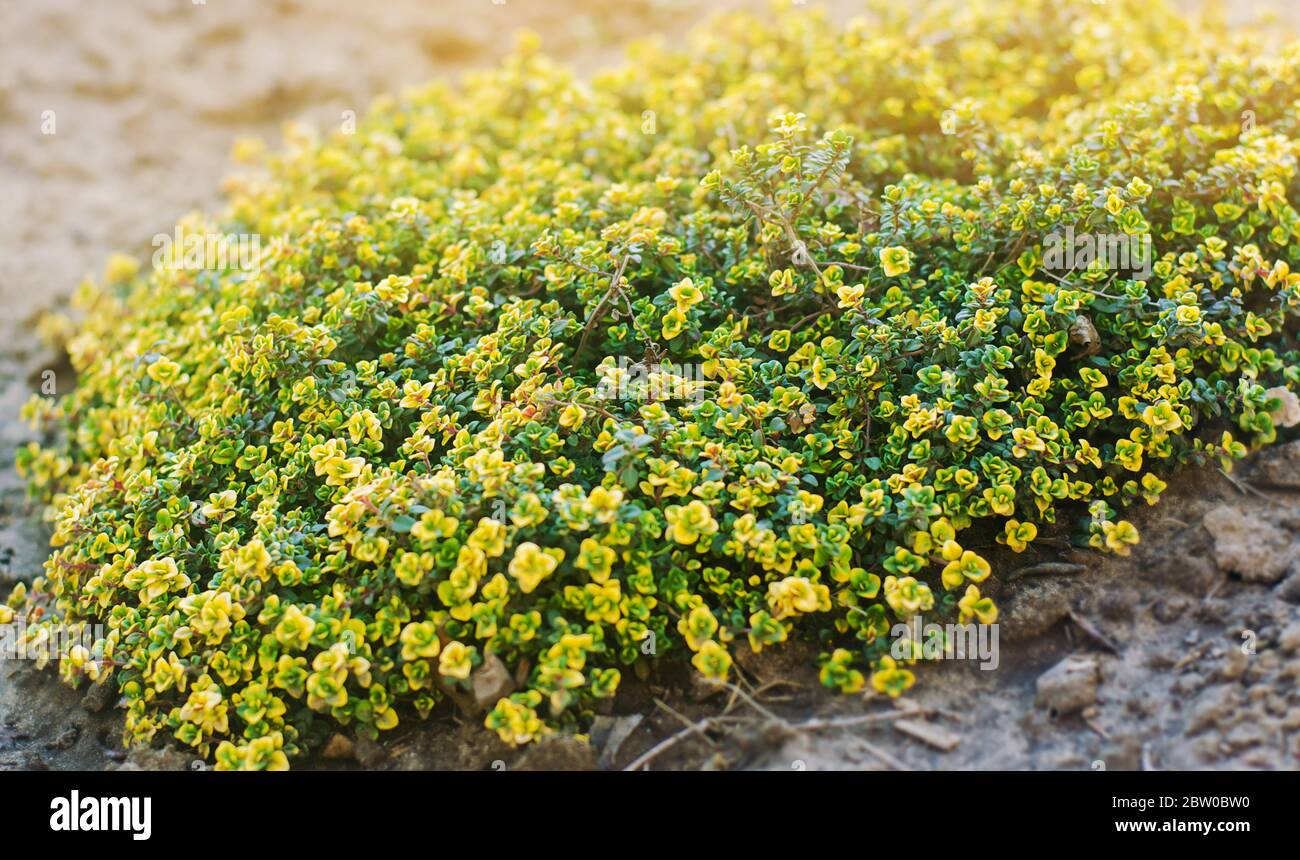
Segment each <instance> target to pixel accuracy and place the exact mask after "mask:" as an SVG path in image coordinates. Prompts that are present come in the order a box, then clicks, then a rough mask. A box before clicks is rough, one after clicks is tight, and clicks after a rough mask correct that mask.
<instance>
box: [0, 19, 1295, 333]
mask: <svg viewBox="0 0 1300 860" xmlns="http://www.w3.org/2000/svg"><path fill="white" fill-rule="evenodd" d="M779 2H781V3H784V4H786V5H789V4H793V5H794V6H796V8H807V9H812V8H814V7H823V8H826V9H827V10H828V12H829V13H830V14H831V15H832V16H833V17H837V18H848V17H850V16H852V15H853V14H857V13H859V12H861V11H862V10H863V9H864V8H865V6H866V3H865V2H864V0H779ZM900 2H908V0H900ZM910 2H913V3H916V2H924V0H910ZM1061 2H1080V3H1086V2H1098V0H1061ZM1101 2H1104V0H1101ZM769 5H771V0H616V2H615V0H377V1H372V2H355V0H111V2H110V0H3V2H0V187H2V188H3V194H0V300H3V301H4V303H5V305H6V306H7V308H8V311H9V312H8V313H7V314H6V315H5V316H6V317H7V318H8V320H9V321H10V322H11V323H13V322H17V323H18V324H19V325H20V326H23V327H30V326H29V324H30V322H31V320H32V318H33V315H34V314H35V313H37V312H39V311H40V310H41V309H42V308H44V307H47V306H49V305H50V304H51V303H52V302H54V301H56V300H57V299H59V298H61V297H64V296H66V295H68V294H69V293H70V292H71V290H72V289H73V288H74V287H75V285H76V283H77V281H78V280H79V279H81V278H82V277H84V276H86V275H90V274H94V275H98V274H99V273H100V272H101V271H102V269H103V263H104V259H105V257H106V256H107V255H108V254H109V253H110V252H111V251H115V250H122V251H126V252H129V253H139V254H141V255H144V254H145V253H146V252H147V251H149V250H150V239H151V237H152V236H154V235H155V234H156V233H160V232H161V233H170V231H171V228H172V225H173V224H174V223H175V221H176V219H177V217H179V216H180V215H182V214H184V213H185V212H187V211H189V210H190V209H193V208H215V207H216V206H217V205H218V204H219V202H220V182H221V178H222V177H223V176H224V175H226V174H227V173H228V172H230V171H231V165H230V161H229V155H230V151H231V145H232V143H233V142H234V141H235V140H236V139H238V138H240V137H245V136H248V135H255V136H260V137H263V138H265V139H266V140H267V142H268V143H269V144H270V145H272V146H274V145H275V141H276V138H277V136H278V134H279V129H280V126H281V124H282V123H283V122H285V121H286V120H303V121H306V122H308V123H311V124H314V125H316V126H318V127H322V128H324V127H332V126H336V125H337V124H338V122H339V117H340V115H341V113H342V111H344V110H354V111H356V112H357V114H358V115H360V114H362V113H363V112H364V111H365V108H366V105H367V104H368V103H369V101H370V100H371V98H373V97H374V96H375V95H377V94H379V93H382V92H385V91H391V90H395V89H398V88H400V87H402V86H405V85H409V84H415V83H420V82H423V81H426V80H428V79H430V78H434V77H453V78H454V77H456V76H457V75H459V74H460V73H462V72H463V71H464V70H466V69H472V68H477V67H482V66H486V65H490V64H491V63H492V62H493V61H494V60H495V59H496V58H498V57H499V56H500V55H502V54H503V53H505V52H506V51H508V50H509V48H510V46H511V45H512V44H513V42H514V33H515V31H517V30H519V29H521V28H527V29H530V30H533V31H534V32H536V33H538V34H539V35H540V36H541V37H542V44H543V48H544V49H545V50H546V51H547V52H548V53H550V54H551V55H552V56H554V57H557V58H559V59H561V60H563V61H565V62H568V63H570V64H572V65H573V66H575V67H576V68H577V69H578V70H579V71H583V72H589V71H591V70H593V69H596V68H599V67H601V66H604V65H611V64H614V63H617V62H618V59H619V55H620V53H621V50H622V47H623V45H624V44H625V43H626V42H627V41H629V40H630V39H634V38H641V37H646V36H650V35H652V34H659V35H662V37H663V38H665V39H668V40H676V39H680V38H681V36H682V35H683V34H684V33H685V32H686V31H687V30H689V29H690V28H691V27H692V26H694V25H695V24H697V23H699V22H700V21H701V20H703V19H704V18H706V17H708V16H709V15H711V14H713V13H717V12H724V11H729V10H734V9H738V8H751V9H762V8H765V7H767V6H769ZM1186 5H1188V6H1189V7H1193V6H1199V5H1200V4H1199V3H1197V2H1195V0H1186ZM1220 5H1221V6H1223V7H1224V11H1225V12H1226V14H1227V15H1228V17H1230V18H1231V17H1239V16H1243V15H1253V14H1255V13H1256V12H1258V11H1259V10H1260V9H1263V8H1268V7H1269V6H1271V5H1272V6H1275V7H1276V8H1279V9H1282V10H1283V14H1284V15H1285V16H1287V17H1290V18H1291V19H1293V20H1296V19H1300V0H1273V3H1271V4H1270V3H1269V2H1267V0H1229V2H1227V3H1221V4H1220ZM0 346H2V345H0Z"/></svg>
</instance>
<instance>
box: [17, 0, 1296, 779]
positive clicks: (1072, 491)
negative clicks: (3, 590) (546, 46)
mask: <svg viewBox="0 0 1300 860" xmlns="http://www.w3.org/2000/svg"><path fill="white" fill-rule="evenodd" d="M1298 99H1300V45H1297V46H1292V47H1290V48H1287V49H1285V50H1282V51H1280V52H1273V53H1270V52H1268V51H1266V50H1264V49H1263V48H1261V46H1260V45H1259V44H1257V43H1255V42H1252V41H1251V40H1249V39H1248V38H1245V37H1241V36H1237V35H1233V34H1231V33H1228V32H1226V31H1224V30H1222V29H1221V28H1218V27H1216V26H1212V25H1201V24H1198V25H1193V24H1190V23H1188V22H1186V21H1184V20H1183V19H1182V17H1181V16H1179V15H1176V14H1173V13H1171V12H1169V11H1168V10H1166V9H1165V8H1164V7H1163V6H1161V4H1160V3H1158V2H1153V0H1133V2H1128V0H1121V1H1120V2H1110V3H1107V4H1104V5H1098V4H1091V3H1081V2H1074V0H1069V2H1064V0H1063V2H1048V0H1007V2H1001V0H985V2H978V3H971V2H961V3H957V4H955V5H954V6H952V7H943V8H935V9H932V10H930V11H927V12H924V13H921V16H920V17H919V18H910V17H908V16H898V15H895V13H892V12H889V11H888V10H883V11H881V12H880V13H879V14H878V15H874V16H872V17H870V18H865V19H863V20H860V21H856V22H853V23H851V24H849V25H847V26H843V27H841V26H837V25H833V24H831V23H829V22H828V21H827V20H826V19H825V18H824V17H822V16H820V15H819V14H818V13H816V12H815V11H813V10H811V9H808V8H805V7H797V8H795V9H792V10H789V11H786V12H784V13H780V14H778V15H777V16H776V17H775V18H774V19H772V20H767V19H755V18H750V17H730V18H723V19H721V20H719V21H717V22H715V23H714V24H712V25H710V26H708V27H707V28H705V29H704V30H703V31H702V32H699V33H697V34H696V35H695V37H694V38H693V40H692V42H691V43H690V45H689V47H688V48H686V49H684V50H668V49H663V48H658V47H653V46H645V47H638V48H635V49H634V50H633V54H632V57H631V62H630V64H629V65H628V66H627V67H626V68H624V69H621V70H618V71H613V72H609V73H605V74H602V75H599V76H597V77H596V78H595V79H593V80H591V81H589V82H586V81H580V80H575V78H574V77H573V76H572V75H571V74H570V73H569V72H568V71H566V70H565V69H564V68H562V67H559V66H557V65H555V64H553V63H552V62H550V61H548V60H547V59H545V58H544V57H543V56H541V55H540V54H539V53H538V52H537V50H536V47H535V46H534V45H532V44H529V43H527V41H525V43H524V44H522V45H521V46H520V48H519V49H518V50H517V51H516V52H515V53H514V54H513V55H512V56H511V57H510V58H509V59H507V60H506V61H505V62H504V63H503V64H502V65H501V66H500V68H498V69H496V70H494V71H491V72H488V73H484V74H480V75H475V76H472V77H470V78H469V79H467V80H466V81H465V82H464V83H463V85H462V86H460V87H458V88H457V87H452V86H449V85H446V84H441V83H439V84H434V85H431V86H429V87H427V88H424V89H419V90H415V91H411V92H407V93H403V94H401V95H400V96H396V97H392V98H384V99H381V100H380V101H379V102H378V103H377V104H375V105H374V107H373V109H372V111H371V112H370V114H369V116H368V118H366V119H365V120H364V121H363V122H362V123H361V124H360V125H359V126H358V127H357V128H356V129H355V133H351V134H349V133H346V131H345V132H340V133H337V134H334V135H331V136H330V137H329V138H328V139H326V140H317V139H314V138H313V137H311V136H310V135H306V134H298V133H295V134H292V135H290V139H289V140H288V142H287V145H286V149H285V151H283V152H282V153H280V154H272V155H266V154H263V153H261V152H260V151H258V150H256V149H255V148H253V147H246V148H245V149H246V152H245V154H247V155H251V156H252V157H254V158H256V159H259V160H261V161H262V162H263V169H262V171H261V172H260V173H258V172H256V171H254V172H253V173H252V174H251V175H250V176H248V177H244V178H241V179H237V180H233V181H232V182H231V184H230V191H229V193H230V208H229V211H228V213H227V214H226V215H225V216H223V217H222V218H221V219H219V220H217V221H213V222H206V221H204V220H202V219H200V218H198V217H197V216H195V217H193V218H190V219H188V220H187V221H185V222H184V223H183V224H182V225H181V226H182V228H183V229H184V230H187V231H190V232H191V233H199V234H210V233H219V234H222V235H226V236H231V235H244V236H253V237H257V238H259V239H260V247H259V249H258V254H257V256H256V259H254V260H252V261H251V264H250V265H248V266H240V265H236V264H233V263H231V262H230V261H229V260H228V261H227V264H226V265H225V266H224V267H220V266H218V267H216V268H213V267H211V266H209V267H207V268H196V267H195V266H193V265H186V261H185V260H183V259H181V256H182V255H181V250H182V249H181V248H180V247H177V248H176V249H174V252H173V253H172V255H171V256H169V257H167V258H166V259H164V260H162V261H161V265H158V266H155V267H153V268H152V269H149V270H145V271H143V272H141V271H138V268H137V266H135V265H134V264H132V263H131V262H130V261H127V260H124V259H120V258H119V259H116V260H115V261H114V263H113V264H112V265H111V266H110V270H109V272H108V274H107V276H106V277H105V279H104V281H105V282H104V283H103V284H102V285H100V286H99V287H87V288H85V289H84V290H83V291H82V293H81V295H80V303H81V307H82V308H83V309H84V314H85V319H84V322H83V323H82V324H81V327H80V328H79V330H78V333H76V334H75V336H73V337H71V338H70V340H69V342H68V345H67V346H68V351H69V354H70V356H71V358H72V361H73V363H74V365H75V367H76V369H77V371H78V373H79V380H78V385H77V387H76V389H75V391H73V392H72V393H71V394H70V395H68V396H66V397H64V398H62V399H59V400H57V401H52V400H37V401H34V402H33V403H32V404H31V405H30V406H29V414H30V417H31V418H32V419H33V420H34V421H35V422H37V424H38V425H40V426H43V427H44V428H45V429H47V430H49V431H51V435H50V437H49V438H50V439H51V440H52V441H51V444H50V445H48V446H47V447H43V448H38V447H36V446H33V447H32V448H30V449H29V450H25V451H23V452H22V453H21V456H20V465H21V467H22V468H23V469H25V470H26V472H27V473H28V474H29V475H30V476H31V478H32V481H33V485H34V487H35V488H36V489H37V490H38V491H39V492H41V493H44V494H45V495H46V498H47V499H48V500H49V501H50V504H51V507H50V510H51V517H52V519H53V523H54V526H55V532H54V537H53V546H54V548H55V551H54V553H53V555H52V556H51V557H50V559H49V561H48V564H47V566H46V572H45V576H44V577H42V578H39V579H37V580H36V581H35V582H34V584H33V585H32V587H31V588H30V589H20V591H19V592H18V593H16V594H14V595H13V596H12V597H11V598H10V600H9V608H8V609H6V610H3V611H4V612H5V613H6V614H5V616H4V617H0V622H4V621H9V620H12V619H13V617H14V616H15V615H16V614H18V613H23V614H26V615H27V616H28V617H29V618H30V617H31V616H32V615H33V614H36V615H40V613H41V612H44V613H45V617H46V618H61V619H63V621H64V622H66V623H71V624H94V623H99V624H102V625H103V626H104V633H105V635H104V636H103V637H102V638H99V639H97V640H96V641H95V642H94V644H93V648H76V649H73V650H72V651H71V652H70V653H68V654H67V655H65V656H63V657H62V658H61V659H60V661H59V668H60V672H61V673H62V674H63V675H64V676H65V677H66V678H67V679H68V680H70V681H72V682H74V683H76V682H79V681H81V680H82V679H84V678H89V679H90V680H92V681H95V682H99V683H113V684H116V685H117V686H118V688H119V689H120V691H121V693H122V694H123V697H124V701H125V704H126V708H127V718H126V732H127V735H128V739H130V740H132V741H134V742H140V743H145V742H149V741H150V740H151V739H154V738H155V737H158V738H162V737H165V736H174V737H175V738H177V739H179V740H180V741H181V742H183V743H185V744H188V745H191V746H193V747H194V748H196V749H197V750H198V751H199V752H200V753H202V754H204V755H211V756H213V757H214V758H215V760H216V762H217V763H218V765H219V766H222V767H249V768H261V767H282V766H285V765H286V763H287V760H288V758H289V757H292V756H295V755H300V754H302V753H303V752H304V751H306V750H308V749H310V748H311V747H312V746H313V745H315V744H318V743H319V742H320V741H321V739H322V738H324V737H325V736H326V734H327V733H328V732H330V731H332V730H334V728H335V727H337V726H338V725H339V724H343V725H345V726H348V727H349V730H352V731H357V732H361V733H365V734H369V735H371V736H374V735H375V734H377V733H378V732H379V731H381V730H387V729H392V728H394V727H395V726H397V725H398V724H399V723H400V722H402V721H406V720H409V719H415V718H416V717H417V716H419V717H423V716H426V715H428V714H429V713H430V712H431V711H432V710H433V709H434V708H435V707H436V706H438V704H439V702H440V701H443V700H446V699H450V700H451V701H452V702H453V704H452V705H449V706H448V707H452V706H455V707H460V708H462V709H463V710H465V711H467V712H469V713H475V712H476V711H477V712H478V713H479V714H480V716H481V718H482V719H483V720H484V722H485V724H486V726H487V727H488V728H490V729H492V730H494V731H496V732H499V733H500V735H501V737H502V738H504V739H506V740H507V741H509V742H511V743H525V742H528V741H530V740H532V739H534V738H537V737H538V736H539V735H542V734H544V733H546V732H550V731H554V730H557V729H565V728H568V729H576V730H582V728H583V727H584V725H585V723H586V721H587V720H588V719H589V717H590V715H591V714H592V712H593V710H594V709H595V708H596V707H598V706H599V700H602V699H608V698H609V697H612V696H614V695H615V694H616V692H617V690H618V687H619V683H620V680H621V679H623V678H624V677H626V676H627V675H628V673H630V672H631V673H638V674H641V673H644V672H645V671H646V669H647V667H648V665H649V664H650V663H651V662H653V661H654V660H658V659H663V660H681V661H690V662H691V663H693V664H694V666H695V667H696V668H697V669H698V670H699V671H700V672H702V673H704V674H705V675H707V676H711V677H714V678H725V677H727V676H728V673H729V671H732V659H733V656H734V655H735V654H736V653H737V649H749V648H752V649H754V650H758V649H762V648H766V647H770V646H775V645H778V644H779V643H781V642H783V641H784V640H786V639H787V638H790V637H805V638H807V639H810V640H812V641H815V642H818V643H819V644H820V647H821V648H822V649H823V656H822V667H823V668H822V679H823V681H824V682H825V683H826V684H827V685H828V686H831V687H835V688H840V689H843V690H845V691H855V690H858V689H861V688H864V687H866V686H868V685H870V686H872V687H874V688H875V689H877V690H879V691H882V692H885V693H889V694H894V695H896V694H897V693H899V692H900V691H901V690H903V689H905V688H906V687H908V686H909V685H911V684H912V682H913V675H912V673H911V671H909V669H908V668H907V662H908V661H900V660H896V659H895V657H894V656H891V655H890V635H889V634H890V628H891V626H892V624H894V623H895V622H896V620H898V619H909V618H911V617H912V616H913V615H914V614H918V613H919V614H923V615H925V616H926V617H927V618H933V619H938V620H945V621H957V620H961V621H969V620H971V619H978V620H979V621H981V622H985V623H988V622H992V621H993V620H995V619H996V616H997V608H996V607H995V605H994V603H993V600H992V599H991V596H992V595H993V593H994V589H993V586H994V585H995V584H996V582H997V577H998V575H999V572H998V571H995V570H993V569H992V566H991V565H990V563H989V561H988V560H987V559H986V557H985V556H986V555H988V552H987V551H985V552H984V553H983V554H981V552H980V551H978V550H977V549H976V547H989V546H995V545H996V544H995V542H997V543H1003V544H1006V545H1007V546H1008V547H1009V549H1010V550H1015V551H1017V552H1018V551H1022V550H1024V549H1025V548H1026V546H1027V544H1029V543H1030V542H1031V541H1033V540H1034V539H1035V538H1036V537H1037V534H1038V530H1039V527H1040V526H1043V525H1044V524H1050V523H1056V522H1058V521H1059V522H1062V523H1066V524H1072V525H1074V526H1075V532H1074V533H1075V534H1077V535H1078V539H1079V540H1080V542H1082V543H1087V544H1089V545H1091V546H1094V547H1097V548H1099V549H1103V550H1110V551H1115V552H1119V553H1126V552H1128V551H1129V548H1130V547H1131V546H1132V545H1133V544H1135V543H1137V541H1138V534H1137V531H1136V530H1135V528H1134V527H1133V526H1132V525H1131V524H1130V523H1129V522H1128V521H1126V520H1124V519H1122V518H1121V511H1122V510H1123V509H1124V508H1126V507H1128V506H1131V505H1133V504H1137V503H1147V504H1152V503H1155V502H1156V500H1157V499H1158V497H1159V496H1160V494H1161V491H1162V489H1163V488H1164V486H1165V484H1164V481H1163V480H1162V476H1167V473H1168V472H1169V471H1170V470H1171V469H1173V468H1175V467H1176V466H1178V465H1181V464H1189V463H1190V464H1195V463H1207V462H1211V463H1219V462H1222V463H1223V464H1225V465H1226V464H1228V463H1229V462H1230V461H1231V460H1233V459H1234V458H1239V457H1241V456H1243V455H1244V454H1245V453H1246V451H1247V449H1248V448H1250V447H1252V446H1257V445H1259V444H1263V443H1267V442H1269V441H1271V440H1273V439H1274V438H1275V434H1276V430H1275V426H1274V425H1275V423H1278V422H1277V421H1276V416H1281V415H1282V414H1283V409H1284V407H1287V408H1289V407H1290V405H1291V404H1290V398H1291V397H1293V394H1292V392H1293V391H1295V390H1296V389H1298V388H1300V367H1298V365H1300V362H1298V359H1300V351H1298V350H1297V341H1296V328H1297V326H1296V320H1297V316H1298V315H1300V273H1293V272H1291V271H1290V268H1289V266H1288V260H1291V259H1294V258H1295V257H1296V254H1297V249H1300V216H1298V215H1297V212H1296V209H1295V208H1294V204H1295V203H1296V195H1297V182H1296V168H1297V156H1298V155H1300V101H1298ZM1066 228H1069V229H1070V230H1071V231H1073V233H1075V234H1078V235H1084V234H1091V235H1102V236H1120V237H1134V238H1135V239H1139V240H1141V241H1142V242H1149V243H1150V245H1149V247H1150V248H1151V250H1152V256H1151V257H1150V259H1149V260H1147V263H1148V264H1149V265H1147V266H1146V267H1145V269H1143V270H1142V271H1140V272H1139V271H1137V270H1138V269H1139V268H1142V267H1139V266H1136V265H1128V266H1127V268H1125V267H1122V266H1121V267H1116V266H1115V265H1111V263H1110V261H1107V260H1104V259H1102V258H1101V257H1097V258H1096V259H1094V260H1092V261H1091V262H1090V263H1086V264H1084V265H1079V266H1074V267H1066V268H1063V267H1062V265H1061V263H1060V261H1059V260H1058V261H1056V262H1053V261H1052V260H1050V259H1049V257H1050V250H1051V249H1050V247H1049V246H1050V238H1051V236H1052V235H1054V234H1058V233H1059V232H1060V231H1062V230H1064V229H1066ZM236 256H237V255H234V254H232V255H230V257H231V260H233V259H234V258H235V257H236ZM1130 263H1132V261H1130ZM1005 572H1006V571H1002V573H1004V574H1005ZM29 635H31V634H29Z"/></svg>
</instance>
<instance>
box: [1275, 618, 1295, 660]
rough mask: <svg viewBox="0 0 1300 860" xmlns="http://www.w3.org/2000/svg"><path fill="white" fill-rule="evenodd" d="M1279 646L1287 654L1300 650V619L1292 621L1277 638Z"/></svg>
mask: <svg viewBox="0 0 1300 860" xmlns="http://www.w3.org/2000/svg"><path fill="white" fill-rule="evenodd" d="M1277 644H1278V646H1279V647H1280V648H1281V649H1282V650H1283V651H1284V652H1286V653H1287V654H1293V653H1295V652H1296V651H1300V621H1292V622H1291V623H1290V624H1288V625H1287V626H1286V629H1285V630H1283V631H1282V635H1281V636H1279V637H1278V639H1277Z"/></svg>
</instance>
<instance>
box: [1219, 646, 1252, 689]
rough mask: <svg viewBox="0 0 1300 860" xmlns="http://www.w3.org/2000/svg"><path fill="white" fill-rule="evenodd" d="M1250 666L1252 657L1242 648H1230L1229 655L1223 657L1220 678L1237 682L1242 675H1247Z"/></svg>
mask: <svg viewBox="0 0 1300 860" xmlns="http://www.w3.org/2000/svg"><path fill="white" fill-rule="evenodd" d="M1249 665H1250V656H1249V655H1247V654H1246V652H1244V651H1242V650H1241V649H1240V648H1236V647H1234V648H1229V649H1228V653H1226V654H1225V655H1224V656H1223V663H1222V664H1221V665H1220V666H1219V677H1221V678H1224V679H1226V680H1229V681H1235V680H1236V679H1237V678H1240V677H1241V676H1242V675H1244V674H1246V667H1247V666H1249Z"/></svg>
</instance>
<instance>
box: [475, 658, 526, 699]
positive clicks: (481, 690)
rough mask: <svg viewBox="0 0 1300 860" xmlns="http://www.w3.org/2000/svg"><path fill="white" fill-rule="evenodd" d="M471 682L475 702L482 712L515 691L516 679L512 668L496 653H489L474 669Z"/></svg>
mask: <svg viewBox="0 0 1300 860" xmlns="http://www.w3.org/2000/svg"><path fill="white" fill-rule="evenodd" d="M470 683H471V685H472V687H473V690H474V702H475V704H476V705H477V706H478V707H479V710H480V712H481V711H488V710H491V709H492V708H493V707H495V706H496V703H497V701H498V700H500V699H502V698H504V697H506V696H508V695H510V694H511V693H513V692H514V691H515V681H514V678H512V677H510V670H509V669H507V668H506V664H505V663H502V662H501V659H500V658H499V657H497V656H496V655H495V654H489V655H487V657H486V658H485V659H484V660H483V665H481V666H479V667H478V668H477V669H475V670H474V674H473V675H471V676H470Z"/></svg>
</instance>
